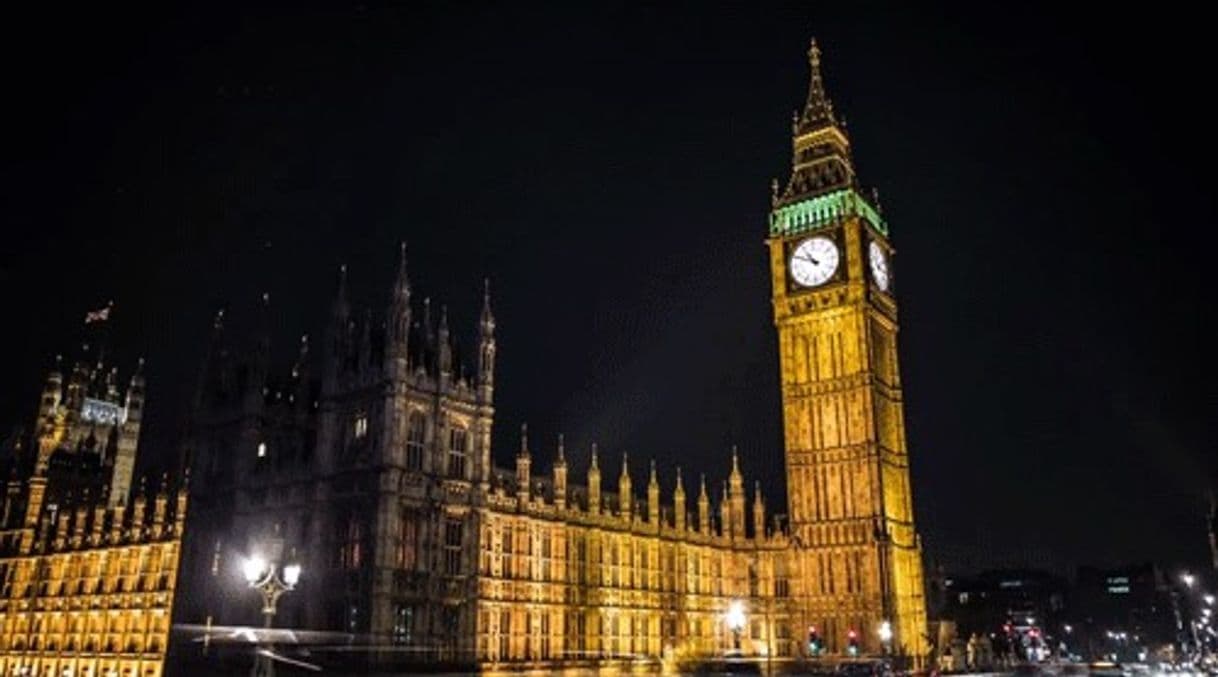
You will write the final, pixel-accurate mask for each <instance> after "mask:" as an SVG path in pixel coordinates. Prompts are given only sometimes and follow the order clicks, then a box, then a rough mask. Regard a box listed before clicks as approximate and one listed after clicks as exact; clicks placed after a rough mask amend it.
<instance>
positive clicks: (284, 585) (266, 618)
mask: <svg viewBox="0 0 1218 677" xmlns="http://www.w3.org/2000/svg"><path fill="white" fill-rule="evenodd" d="M241 575H242V576H244V577H245V582H246V583H248V584H249V586H250V587H251V588H253V589H255V590H257V591H258V592H259V593H261V595H262V618H263V623H262V627H263V628H265V629H267V630H269V629H270V628H271V624H272V622H273V621H274V619H275V611H276V608H277V606H278V604H279V598H280V597H282V596H283V594H284V593H285V592H291V591H292V590H295V589H296V583H297V582H299V581H300V565H299V564H288V565H280V563H279V562H277V561H267V560H266V559H263V558H262V557H261V556H259V555H254V556H252V557H248V558H246V559H245V560H244V561H242V562H241ZM268 634H269V633H268ZM271 646H272V645H271V643H270V642H269V641H266V642H264V641H262V640H259V642H258V647H257V649H256V651H257V656H256V658H255V659H254V669H253V670H252V671H250V675H251V676H252V677H273V676H274V674H275V663H274V662H273V661H272V660H271Z"/></svg>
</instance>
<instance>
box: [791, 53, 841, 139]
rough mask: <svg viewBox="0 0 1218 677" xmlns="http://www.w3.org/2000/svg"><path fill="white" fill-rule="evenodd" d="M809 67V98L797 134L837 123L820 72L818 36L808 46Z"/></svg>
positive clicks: (798, 124)
mask: <svg viewBox="0 0 1218 677" xmlns="http://www.w3.org/2000/svg"><path fill="white" fill-rule="evenodd" d="M808 68H809V70H810V73H809V81H808V100H807V102H806V103H804V111H803V113H802V114H801V115H800V116H799V120H798V121H797V122H796V125H795V127H796V128H795V132H796V134H797V135H799V134H806V133H808V132H811V131H813V130H816V129H820V128H822V127H829V126H833V125H836V124H837V118H836V117H835V116H834V115H833V102H832V101H830V100H829V96H828V95H827V94H825V83H824V79H823V78H822V77H821V72H820V47H819V46H818V45H817V44H816V38H812V43H811V45H809V46H808Z"/></svg>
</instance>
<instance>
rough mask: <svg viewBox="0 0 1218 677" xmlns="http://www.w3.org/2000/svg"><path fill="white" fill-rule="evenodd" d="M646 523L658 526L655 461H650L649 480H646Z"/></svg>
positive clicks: (658, 508) (657, 486) (658, 513)
mask: <svg viewBox="0 0 1218 677" xmlns="http://www.w3.org/2000/svg"><path fill="white" fill-rule="evenodd" d="M647 522H648V523H649V524H651V525H654V526H659V524H660V481H659V480H658V479H656V461H655V459H654V458H653V459H651V478H650V479H648V480H647Z"/></svg>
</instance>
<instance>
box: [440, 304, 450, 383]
mask: <svg viewBox="0 0 1218 677" xmlns="http://www.w3.org/2000/svg"><path fill="white" fill-rule="evenodd" d="M436 340H437V341H439V343H440V346H439V357H437V359H436V361H437V367H438V368H439V370H440V373H441V374H451V373H452V370H453V347H452V344H451V343H449V340H448V306H446V305H442V306H440V329H439V337H438V338H437V339H436Z"/></svg>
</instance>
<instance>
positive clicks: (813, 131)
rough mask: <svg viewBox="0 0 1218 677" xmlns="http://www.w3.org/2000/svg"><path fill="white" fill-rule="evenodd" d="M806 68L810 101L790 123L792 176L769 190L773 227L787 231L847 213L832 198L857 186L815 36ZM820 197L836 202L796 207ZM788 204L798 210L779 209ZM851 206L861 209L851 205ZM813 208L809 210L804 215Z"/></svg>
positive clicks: (841, 124)
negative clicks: (793, 227) (827, 87)
mask: <svg viewBox="0 0 1218 677" xmlns="http://www.w3.org/2000/svg"><path fill="white" fill-rule="evenodd" d="M808 66H809V71H810V74H809V82H808V99H807V101H806V102H805V103H804V109H803V112H801V113H796V114H795V117H794V120H793V121H792V125H791V136H792V138H791V142H792V146H793V147H792V158H791V176H790V177H789V178H788V179H787V182H786V185H785V186H784V187H783V188H782V189H781V190H779V189H777V187H776V186H774V185H771V188H770V191H771V198H770V199H771V202H772V204H773V206H774V208H775V214H773V215H772V217H771V230H773V229H774V228H778V229H779V230H782V231H786V230H789V229H790V228H791V227H792V224H795V225H796V226H798V227H800V228H805V227H808V226H810V225H815V223H820V222H821V221H824V220H825V219H830V220H831V219H834V218H838V217H840V216H843V215H844V214H843V211H844V210H845V207H844V206H843V205H840V204H837V202H834V199H839V200H840V194H841V193H840V192H841V191H843V190H845V189H851V188H856V187H857V180H856V177H855V172H854V162H853V160H852V159H851V153H850V140H849V138H848V137H847V135H846V130H845V125H844V123H843V122H841V121H839V120H838V118H837V115H836V114H835V113H834V111H833V103H832V102H831V101H830V100H829V96H828V94H826V93H825V83H824V79H823V78H822V77H821V63H820V47H819V46H818V45H817V44H816V40H815V39H813V40H812V44H811V46H810V47H809V48H808ZM834 196H838V197H837V198H834ZM822 197H823V198H824V199H825V200H830V202H832V204H826V205H816V204H814V203H809V204H805V205H802V206H792V205H795V203H799V202H804V201H807V200H809V199H814V198H822ZM787 207H791V209H794V210H795V213H792V214H785V213H780V212H783V211H784V209H785V208H787ZM850 209H851V210H857V209H861V207H855V206H853V205H852V204H851V206H850ZM809 210H810V212H811V213H805V212H808V211H809ZM813 222H815V223H813Z"/></svg>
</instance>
